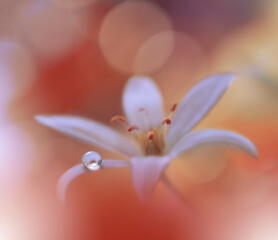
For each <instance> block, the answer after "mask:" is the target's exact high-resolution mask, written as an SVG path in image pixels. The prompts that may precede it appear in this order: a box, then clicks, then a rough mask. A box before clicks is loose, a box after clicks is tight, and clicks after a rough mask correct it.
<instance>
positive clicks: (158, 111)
mask: <svg viewBox="0 0 278 240" xmlns="http://www.w3.org/2000/svg"><path fill="white" fill-rule="evenodd" d="M123 109H124V111H125V115H126V117H127V119H128V121H129V123H130V124H131V125H136V126H138V127H139V128H140V130H142V131H148V130H149V129H152V128H154V127H158V126H160V125H161V122H162V120H163V114H164V113H163V101H162V97H161V94H160V91H159V89H158V88H157V87H156V85H155V84H154V82H153V81H152V80H151V79H150V78H148V77H139V76H135V77H132V78H131V79H130V80H129V81H128V83H127V85H126V87H125V90H124V93H123ZM140 109H141V111H140ZM142 110H143V111H142Z"/></svg>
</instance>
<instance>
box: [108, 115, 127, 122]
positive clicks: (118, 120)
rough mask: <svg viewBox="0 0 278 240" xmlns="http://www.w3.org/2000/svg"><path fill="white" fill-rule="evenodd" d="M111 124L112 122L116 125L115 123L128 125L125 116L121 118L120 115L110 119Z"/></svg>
mask: <svg viewBox="0 0 278 240" xmlns="http://www.w3.org/2000/svg"><path fill="white" fill-rule="evenodd" d="M110 122H111V123H115V122H122V123H126V119H125V117H124V116H120V115H118V116H114V117H112V118H111V119H110Z"/></svg>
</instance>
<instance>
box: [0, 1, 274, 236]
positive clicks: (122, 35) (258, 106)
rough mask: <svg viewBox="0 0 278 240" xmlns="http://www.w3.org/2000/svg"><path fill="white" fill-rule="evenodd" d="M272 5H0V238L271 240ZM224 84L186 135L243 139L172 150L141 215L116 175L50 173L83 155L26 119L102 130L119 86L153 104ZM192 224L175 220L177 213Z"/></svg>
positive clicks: (123, 173) (123, 176)
mask: <svg viewBox="0 0 278 240" xmlns="http://www.w3.org/2000/svg"><path fill="white" fill-rule="evenodd" d="M277 12H278V2H277V1H275V0H273V1H271V0H203V1H201V0H149V1H141V0H126V1H121V0H20V1H18V0H0V239H1V240H37V239H41V240H56V239H57V240H58V239H59V240H60V239H68V240H75V239H81V240H87V239H99V240H104V239H135V240H137V239H138V240H139V239H140V240H141V239H147V240H148V239H165V240H166V239H173V240H183V239H188V240H195V239H196V240H199V239H206V240H218V239H219V240H223V239H225V240H235V239H236V240H277V238H278V204H277V200H278V188H277V184H278V17H277V16H278V15H277ZM219 72H235V73H237V74H238V77H237V79H236V80H235V82H234V83H233V85H232V86H231V87H230V88H229V90H228V91H227V93H226V94H225V95H224V97H223V98H222V99H221V101H220V102H219V103H218V104H217V106H216V107H215V108H214V109H213V110H212V111H211V112H210V113H209V115H208V116H207V117H206V118H205V119H204V120H203V121H202V122H201V123H200V124H199V125H198V126H197V128H209V127H211V128H213V127H214V128H225V129H229V130H232V131H235V132H238V133H240V134H242V135H244V136H246V137H248V138H249V139H251V141H253V142H254V143H255V145H256V146H257V148H258V151H259V158H258V159H257V160H254V159H252V158H251V157H249V156H247V155H245V154H244V153H242V152H240V151H237V150H234V149H228V148H220V147H213V148H212V147H210V148H209V147H202V148H199V149H197V150H194V151H190V152H189V153H187V154H184V155H183V156H182V157H180V158H179V159H176V160H175V161H173V162H172V163H171V165H170V166H169V167H168V168H167V171H166V174H167V176H168V177H169V179H170V181H171V183H172V184H173V186H174V187H175V188H176V189H178V190H179V191H180V193H181V194H182V196H183V197H184V199H186V201H187V203H185V202H183V201H181V199H180V198H178V197H176V196H175V195H173V194H172V193H171V192H170V191H169V190H168V189H167V188H165V186H163V184H161V183H160V184H159V185H158V188H157V190H156V192H155V194H154V197H153V201H152V203H151V204H150V205H144V204H143V203H141V202H140V200H139V199H138V198H137V196H136V193H135V190H134V188H133V185H132V182H131V176H130V171H129V169H111V170H106V171H99V172H94V173H93V174H86V175H84V176H80V177H79V178H77V179H76V180H75V181H74V182H73V183H72V184H71V185H70V187H69V189H68V193H67V202H66V204H65V205H63V204H61V203H60V202H59V201H58V198H57V194H56V185H57V181H58V179H59V177H60V176H61V175H62V174H63V173H64V172H65V171H66V170H67V169H68V168H70V167H72V166H74V165H76V164H78V163H79V162H80V159H81V156H82V155H83V154H84V153H85V152H87V151H89V150H95V151H98V152H99V153H100V154H101V155H102V156H103V157H104V158H112V159H122V156H117V155H115V154H113V153H110V152H105V151H103V150H101V149H98V148H95V147H93V146H88V145H85V144H81V143H79V142H76V141H74V140H71V139H69V138H67V137H65V136H62V135H61V134H59V133H56V132H54V131H52V130H50V129H48V128H46V127H43V126H41V125H39V124H38V123H37V122H35V121H34V116H35V115H38V114H75V115H80V116H84V117H88V118H92V119H95V120H97V121H101V122H103V123H105V124H110V122H109V121H110V118H111V117H113V116H115V115H118V114H122V108H121V94H122V91H123V88H124V85H125V83H126V82H127V80H128V79H129V77H131V76H133V75H135V74H140V75H142V74H143V75H149V76H151V77H152V78H153V79H154V81H155V82H156V83H157V85H158V86H159V87H160V89H161V92H162V94H163V96H164V101H165V106H166V108H167V109H168V108H170V107H171V105H172V104H173V103H175V102H179V101H180V100H181V99H182V98H183V96H184V95H185V94H186V93H187V91H188V90H189V89H190V88H191V87H192V86H193V85H194V84H195V83H197V82H198V81H200V80H201V79H202V78H204V77H206V76H208V75H210V74H214V73H219ZM187 204H189V205H190V206H191V207H193V208H194V210H195V211H196V213H197V215H198V219H197V220H196V219H195V218H194V219H192V216H191V214H188V205H187Z"/></svg>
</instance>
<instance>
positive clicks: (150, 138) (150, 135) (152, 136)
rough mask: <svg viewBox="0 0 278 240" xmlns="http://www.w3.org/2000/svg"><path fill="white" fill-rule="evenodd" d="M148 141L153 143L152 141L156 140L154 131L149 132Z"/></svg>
mask: <svg viewBox="0 0 278 240" xmlns="http://www.w3.org/2000/svg"><path fill="white" fill-rule="evenodd" d="M148 139H149V140H150V141H152V140H153V139H154V133H153V131H150V132H148Z"/></svg>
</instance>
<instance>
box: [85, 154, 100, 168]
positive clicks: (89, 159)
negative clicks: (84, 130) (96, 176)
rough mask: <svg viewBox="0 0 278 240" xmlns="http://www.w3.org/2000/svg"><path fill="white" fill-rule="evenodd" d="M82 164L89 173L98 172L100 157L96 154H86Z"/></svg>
mask: <svg viewBox="0 0 278 240" xmlns="http://www.w3.org/2000/svg"><path fill="white" fill-rule="evenodd" d="M82 164H83V166H84V167H85V168H87V169H88V170H90V171H96V170H99V169H100V167H101V164H102V159H101V156H100V155H99V154H98V153H97V152H93V151H90V152H87V153H85V154H84V155H83V157H82Z"/></svg>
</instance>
